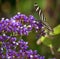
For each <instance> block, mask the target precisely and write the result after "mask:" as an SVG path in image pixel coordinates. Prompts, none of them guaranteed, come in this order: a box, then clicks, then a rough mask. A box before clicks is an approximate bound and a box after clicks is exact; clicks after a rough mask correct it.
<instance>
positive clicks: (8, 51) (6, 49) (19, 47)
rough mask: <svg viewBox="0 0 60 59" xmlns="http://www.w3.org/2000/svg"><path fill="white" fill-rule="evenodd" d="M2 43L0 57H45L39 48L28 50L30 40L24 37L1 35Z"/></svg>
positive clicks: (29, 58) (19, 58) (8, 58)
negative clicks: (39, 52) (39, 51)
mask: <svg viewBox="0 0 60 59" xmlns="http://www.w3.org/2000/svg"><path fill="white" fill-rule="evenodd" d="M5 38H6V39H5ZM0 43H1V44H0V59H22V58H23V59H44V56H40V55H39V54H37V50H35V51H33V50H28V45H27V44H28V42H25V41H24V40H23V39H20V40H18V41H17V38H16V37H11V36H7V35H4V36H2V35H0Z"/></svg>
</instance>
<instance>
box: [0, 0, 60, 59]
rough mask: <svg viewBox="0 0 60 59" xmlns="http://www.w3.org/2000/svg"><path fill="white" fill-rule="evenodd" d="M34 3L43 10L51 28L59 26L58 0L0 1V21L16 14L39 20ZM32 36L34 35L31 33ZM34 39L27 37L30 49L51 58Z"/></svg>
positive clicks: (59, 0)
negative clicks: (31, 16) (19, 13)
mask: <svg viewBox="0 0 60 59" xmlns="http://www.w3.org/2000/svg"><path fill="white" fill-rule="evenodd" d="M35 2H37V3H38V5H39V6H40V8H41V9H42V10H43V13H44V15H45V17H46V20H47V22H48V23H49V24H50V25H51V27H52V28H54V27H55V26H57V25H58V24H60V0H0V20H1V18H2V17H4V18H10V17H12V16H14V15H15V14H16V13H17V12H21V13H23V14H26V15H27V16H28V15H33V16H35V18H37V19H39V17H38V15H37V13H36V12H35V10H34V3H35ZM32 35H34V34H33V33H32ZM34 37H35V36H33V37H32V38H31V37H29V36H28V37H27V38H28V39H29V40H28V42H30V43H29V46H30V48H31V49H33V50H34V49H37V50H38V53H40V54H41V55H45V56H46V59H47V58H49V57H52V56H53V55H51V52H50V51H49V48H47V47H46V46H43V45H41V46H40V45H36V39H35V40H33V39H34ZM24 38H25V37H24ZM26 41H27V40H26ZM33 42H35V43H33ZM32 44H33V45H32ZM36 46H37V47H36Z"/></svg>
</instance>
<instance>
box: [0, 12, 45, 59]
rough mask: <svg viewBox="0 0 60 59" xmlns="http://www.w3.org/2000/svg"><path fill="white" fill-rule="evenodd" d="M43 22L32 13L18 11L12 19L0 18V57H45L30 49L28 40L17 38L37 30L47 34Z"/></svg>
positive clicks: (35, 58) (14, 58)
mask: <svg viewBox="0 0 60 59" xmlns="http://www.w3.org/2000/svg"><path fill="white" fill-rule="evenodd" d="M42 27H43V25H42V23H41V22H38V21H36V20H35V18H34V17H33V16H32V15H30V16H29V17H27V16H26V15H24V14H20V13H17V14H16V15H15V16H13V17H11V18H10V19H4V18H2V19H1V20H0V59H44V56H40V55H39V54H37V51H36V50H35V51H32V50H28V45H27V44H28V42H25V41H23V39H19V38H17V37H18V36H19V37H20V36H22V35H28V34H29V32H31V31H32V30H35V32H37V33H40V35H45V33H44V30H43V29H42Z"/></svg>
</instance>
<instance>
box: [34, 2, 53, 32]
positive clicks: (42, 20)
mask: <svg viewBox="0 0 60 59" xmlns="http://www.w3.org/2000/svg"><path fill="white" fill-rule="evenodd" d="M34 7H35V10H36V12H37V13H38V15H39V17H40V18H41V20H40V21H41V22H42V24H43V25H44V26H45V27H46V28H47V29H48V30H49V31H52V32H53V29H52V28H51V27H50V26H49V24H48V23H47V22H46V18H45V16H44V14H43V12H42V10H41V8H40V7H39V6H38V4H37V3H35V4H34Z"/></svg>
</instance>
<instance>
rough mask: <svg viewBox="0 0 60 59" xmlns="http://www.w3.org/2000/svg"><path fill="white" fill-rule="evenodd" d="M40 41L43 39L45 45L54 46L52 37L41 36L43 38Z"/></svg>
mask: <svg viewBox="0 0 60 59" xmlns="http://www.w3.org/2000/svg"><path fill="white" fill-rule="evenodd" d="M40 41H41V42H42V43H43V44H44V45H46V46H48V47H51V46H52V40H51V39H50V38H47V37H41V38H40Z"/></svg>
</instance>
